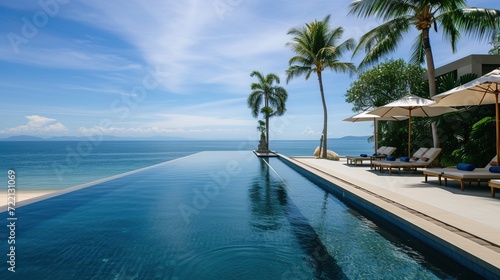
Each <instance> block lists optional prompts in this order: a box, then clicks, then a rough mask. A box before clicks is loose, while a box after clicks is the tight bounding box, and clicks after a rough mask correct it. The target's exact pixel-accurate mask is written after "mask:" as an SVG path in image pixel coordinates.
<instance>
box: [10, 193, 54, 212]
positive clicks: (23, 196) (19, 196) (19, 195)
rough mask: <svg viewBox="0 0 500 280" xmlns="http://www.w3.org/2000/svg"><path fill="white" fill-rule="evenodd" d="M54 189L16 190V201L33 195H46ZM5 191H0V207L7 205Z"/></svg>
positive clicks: (33, 196) (30, 197)
mask: <svg viewBox="0 0 500 280" xmlns="http://www.w3.org/2000/svg"><path fill="white" fill-rule="evenodd" d="M54 191H55V190H22V191H20V190H17V192H16V203H17V202H21V201H25V200H28V199H32V198H35V197H40V196H43V195H47V194H49V193H52V192H54ZM7 196H8V195H7V191H6V190H5V191H3V192H1V193H0V209H3V208H4V207H5V206H7Z"/></svg>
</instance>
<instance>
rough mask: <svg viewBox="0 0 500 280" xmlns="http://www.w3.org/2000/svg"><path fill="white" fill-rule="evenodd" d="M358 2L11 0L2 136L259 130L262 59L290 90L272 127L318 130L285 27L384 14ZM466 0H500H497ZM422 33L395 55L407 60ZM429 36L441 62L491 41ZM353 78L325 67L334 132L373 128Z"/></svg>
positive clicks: (222, 134)
mask: <svg viewBox="0 0 500 280" xmlns="http://www.w3.org/2000/svg"><path fill="white" fill-rule="evenodd" d="M350 2H351V1H322V0H311V1H284V0H275V1H264V0H253V1H250V0H208V1H207V0H191V1H171V0H161V1H159V0H158V1H156V0H148V1H138V0H129V1H97V0H88V1H75V0H40V1H6V0H3V1H1V2H0V17H1V18H2V24H1V25H0V33H1V34H2V35H3V36H2V37H1V38H2V41H1V43H0V60H1V63H2V75H1V78H0V94H1V100H2V103H1V104H2V110H0V138H3V137H8V136H11V135H34V136H40V137H49V136H66V135H70V136H86V135H92V134H106V135H115V136H134V137H138V136H165V137H183V138H192V139H253V138H256V137H258V132H257V131H256V126H257V119H255V118H253V117H252V116H251V114H250V110H249V109H248V108H247V105H246V99H247V96H248V95H249V93H250V84H251V83H252V82H253V81H255V78H251V77H250V73H251V72H252V71H253V70H258V71H260V72H262V73H264V74H267V73H271V72H272V73H276V74H278V75H279V76H280V77H281V79H282V81H281V85H282V86H284V87H285V88H286V90H287V91H288V94H289V100H288V103H287V109H288V110H287V112H286V114H285V115H284V116H283V117H279V118H275V119H273V120H272V121H271V133H270V138H271V139H291V140H294V139H314V140H317V139H319V138H320V135H321V133H320V132H321V129H322V125H323V112H322V107H321V100H320V94H319V89H318V83H317V79H316V77H313V76H311V78H310V79H309V80H307V81H306V80H305V79H304V78H298V79H295V80H292V81H291V82H290V83H288V84H286V77H285V74H284V73H285V70H286V69H287V67H288V60H289V58H290V57H291V56H292V52H291V51H290V50H289V49H288V48H286V47H285V44H286V42H288V41H289V40H290V36H288V35H287V34H286V33H287V31H288V30H289V29H290V28H292V27H300V26H303V25H304V24H305V23H308V22H311V21H313V20H315V19H319V20H321V19H323V18H324V17H325V16H326V15H328V14H331V20H330V21H331V25H332V26H333V27H336V26H342V27H343V28H344V29H345V34H344V35H345V38H346V39H347V38H348V37H352V38H354V39H356V40H357V39H358V38H359V37H360V36H361V35H362V34H364V33H365V32H367V31H368V30H370V29H371V28H373V27H375V26H377V25H378V22H377V21H375V20H373V19H369V20H361V19H358V18H355V17H348V16H347V6H348V4H349V3H350ZM468 4H469V6H478V7H488V8H496V9H500V4H498V2H497V0H488V1H479V0H477V1H472V0H470V1H468ZM415 36H416V33H415V34H408V40H406V41H407V42H408V44H407V45H405V44H403V45H402V46H401V47H400V48H399V49H398V51H397V52H395V53H394V54H393V55H391V56H390V57H388V58H391V57H392V58H403V59H405V60H406V59H407V58H408V57H409V55H410V53H409V51H408V49H409V47H410V44H411V43H412V41H413V38H415ZM431 36H432V37H431V42H432V44H433V51H434V57H435V64H436V66H437V67H439V66H441V65H444V64H447V63H449V62H451V61H454V60H456V59H458V58H461V57H464V56H467V55H470V54H483V53H487V51H488V50H489V49H490V48H491V45H489V44H488V42H487V41H484V42H477V41H472V40H469V39H468V38H467V37H464V38H463V39H462V40H461V41H460V44H459V46H458V51H457V52H456V53H455V54H453V53H452V52H451V48H450V46H449V44H448V42H445V41H443V40H442V38H441V34H440V33H434V32H432V34H431ZM350 60H351V57H350V54H349V56H347V57H345V61H350ZM352 61H353V62H354V63H356V64H357V62H359V61H360V57H354V59H353V60H352ZM355 78H356V76H353V77H350V76H349V75H347V74H339V73H333V72H330V71H326V72H325V74H324V80H325V85H324V87H325V93H326V101H327V106H328V110H329V115H328V118H329V126H328V130H329V135H328V137H330V138H331V137H342V136H346V135H370V134H371V133H372V127H371V122H366V123H349V122H343V121H342V120H343V119H344V118H347V117H349V116H351V115H353V114H354V112H352V110H351V108H352V106H351V104H348V103H346V102H345V98H344V94H345V92H346V90H347V89H348V88H349V86H350V84H351V83H352V81H353V80H354V79H355Z"/></svg>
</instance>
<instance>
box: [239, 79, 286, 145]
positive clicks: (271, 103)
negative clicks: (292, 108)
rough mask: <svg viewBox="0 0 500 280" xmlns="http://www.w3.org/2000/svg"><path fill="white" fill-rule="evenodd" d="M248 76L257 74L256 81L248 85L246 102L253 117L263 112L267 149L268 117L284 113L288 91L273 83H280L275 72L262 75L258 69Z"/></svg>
mask: <svg viewBox="0 0 500 280" xmlns="http://www.w3.org/2000/svg"><path fill="white" fill-rule="evenodd" d="M250 76H251V77H253V76H257V79H258V82H256V83H252V84H251V85H250V88H251V89H252V93H250V96H248V100H247V104H248V107H249V108H250V109H251V110H252V115H253V116H254V117H255V118H256V117H258V115H259V113H263V114H264V117H265V119H266V144H267V148H268V149H269V118H271V117H273V116H282V115H283V114H284V113H285V111H286V100H287V99H288V93H287V92H286V90H285V89H284V88H283V87H281V86H278V85H275V84H274V83H276V84H279V83H280V77H279V76H278V75H276V74H273V73H271V74H267V75H266V76H264V75H263V74H262V73H260V72H259V71H253V72H252V73H251V74H250ZM262 102H264V104H263V105H264V106H263V107H262V108H261V106H262Z"/></svg>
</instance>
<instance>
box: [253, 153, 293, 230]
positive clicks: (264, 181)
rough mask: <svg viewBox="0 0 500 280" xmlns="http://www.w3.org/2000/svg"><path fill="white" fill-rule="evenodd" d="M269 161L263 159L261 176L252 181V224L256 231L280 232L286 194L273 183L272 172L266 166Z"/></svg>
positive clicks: (258, 175)
mask: <svg viewBox="0 0 500 280" xmlns="http://www.w3.org/2000/svg"><path fill="white" fill-rule="evenodd" d="M268 160H269V159H267V158H262V159H261V160H260V161H259V162H260V171H261V172H260V174H257V176H256V177H255V178H254V179H253V180H252V182H251V184H250V186H249V188H248V192H249V197H250V201H251V204H250V213H251V220H250V224H251V225H252V227H253V228H254V229H256V230H278V229H280V228H281V226H282V218H283V217H284V213H283V208H282V207H281V205H283V204H284V203H286V193H284V190H282V189H280V188H277V187H276V184H273V182H271V178H270V171H269V168H268V166H267V164H266V162H267V161H268Z"/></svg>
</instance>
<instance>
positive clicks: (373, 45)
mask: <svg viewBox="0 0 500 280" xmlns="http://www.w3.org/2000/svg"><path fill="white" fill-rule="evenodd" d="M410 26H411V21H410V18H407V17H405V18H397V19H393V20H391V21H388V22H386V23H384V24H382V25H380V26H377V27H375V28H374V29H372V30H370V31H368V33H366V34H365V35H363V36H362V37H361V38H360V40H359V43H358V46H357V47H356V48H355V49H354V54H356V53H358V52H359V51H360V50H361V49H363V50H364V51H365V52H366V56H365V58H364V59H363V60H362V61H361V63H360V66H359V67H360V68H364V67H366V66H368V65H371V64H373V63H376V62H378V60H379V59H380V58H381V57H383V56H385V55H387V54H389V53H392V52H394V51H395V50H396V47H397V46H398V44H399V43H400V42H401V41H402V40H403V35H404V34H405V33H407V32H408V31H409V29H410ZM354 54H353V55H354Z"/></svg>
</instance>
